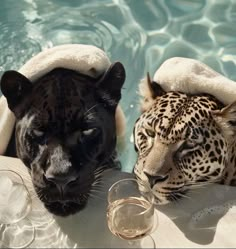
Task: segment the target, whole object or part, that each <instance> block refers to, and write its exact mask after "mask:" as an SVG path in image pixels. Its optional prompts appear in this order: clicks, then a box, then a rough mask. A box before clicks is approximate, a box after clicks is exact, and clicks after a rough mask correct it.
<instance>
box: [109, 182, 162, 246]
mask: <svg viewBox="0 0 236 249" xmlns="http://www.w3.org/2000/svg"><path fill="white" fill-rule="evenodd" d="M153 202H154V195H153V194H152V191H151V189H150V188H149V187H148V186H146V185H145V184H144V183H141V182H138V181H137V180H136V179H123V180H120V181H118V182H116V183H114V184H113V185H112V186H111V187H110V189H109V190H108V208H107V222H108V227H109V229H110V231H111V232H112V233H113V234H114V235H116V236H118V237H119V238H121V239H123V240H127V241H128V243H127V247H134V248H138V247H141V248H155V242H154V240H153V238H152V237H151V236H150V233H151V232H152V231H153V228H154V227H156V225H157V224H155V222H157V216H156V215H155V209H154V206H153Z"/></svg>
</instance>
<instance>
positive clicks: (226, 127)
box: [212, 101, 236, 140]
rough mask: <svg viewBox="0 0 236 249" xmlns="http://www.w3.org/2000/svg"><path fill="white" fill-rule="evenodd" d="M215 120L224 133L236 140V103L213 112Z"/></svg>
mask: <svg viewBox="0 0 236 249" xmlns="http://www.w3.org/2000/svg"><path fill="white" fill-rule="evenodd" d="M212 115H213V118H214V119H215V121H216V122H217V124H218V125H219V127H220V128H221V130H222V132H223V133H224V134H225V135H226V136H227V137H228V138H229V139H234V140H235V135H236V101H235V102H233V103H232V104H229V105H227V106H226V107H224V108H223V109H221V110H217V111H213V112H212Z"/></svg>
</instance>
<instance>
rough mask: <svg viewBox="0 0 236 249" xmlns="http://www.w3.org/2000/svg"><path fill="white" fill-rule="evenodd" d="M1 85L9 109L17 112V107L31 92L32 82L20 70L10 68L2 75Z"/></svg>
mask: <svg viewBox="0 0 236 249" xmlns="http://www.w3.org/2000/svg"><path fill="white" fill-rule="evenodd" d="M0 85H1V91H2V94H3V95H4V96H5V97H6V99H7V103H8V107H9V109H10V110H11V111H13V112H14V113H15V114H16V110H17V107H18V106H19V105H20V103H21V102H22V101H23V99H24V98H25V97H26V96H27V95H28V94H29V93H30V92H31V90H32V83H31V82H30V81H29V80H28V79H27V78H26V77H25V76H24V75H22V74H20V73H19V72H17V71H13V70H10V71H6V72H5V73H4V74H3V75H2V78H1V81H0Z"/></svg>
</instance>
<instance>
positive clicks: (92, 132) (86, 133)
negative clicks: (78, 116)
mask: <svg viewBox="0 0 236 249" xmlns="http://www.w3.org/2000/svg"><path fill="white" fill-rule="evenodd" d="M98 133H99V129H98V128H90V129H87V130H83V131H82V134H83V135H84V136H86V137H90V136H96V135H97V134H98Z"/></svg>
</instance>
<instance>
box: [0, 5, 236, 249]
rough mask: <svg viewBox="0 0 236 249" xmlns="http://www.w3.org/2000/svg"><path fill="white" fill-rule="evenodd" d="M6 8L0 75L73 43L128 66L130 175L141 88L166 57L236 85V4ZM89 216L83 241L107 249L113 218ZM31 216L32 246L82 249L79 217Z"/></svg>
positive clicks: (125, 155)
mask: <svg viewBox="0 0 236 249" xmlns="http://www.w3.org/2000/svg"><path fill="white" fill-rule="evenodd" d="M0 6H1V7H0V31H1V32H0V51H1V53H0V76H1V75H2V73H3V72H4V71H5V70H9V69H16V70H17V69H19V68H20V67H21V66H22V65H23V64H24V63H25V62H26V61H27V60H28V59H29V58H31V57H32V56H33V55H35V54H37V53H38V52H40V51H41V50H43V49H45V48H50V47H52V46H55V45H60V44H66V43H84V44H93V45H95V46H98V47H100V48H102V49H103V50H105V51H106V53H107V55H108V56H109V57H110V59H111V61H117V60H118V61H121V62H122V63H123V64H124V66H125V68H126V73H127V79H126V82H125V86H124V89H123V94H122V100H121V105H122V108H123V109H124V111H125V115H126V119H127V124H128V125H127V131H126V141H125V142H126V143H125V148H124V149H123V150H121V151H119V153H120V159H121V163H122V168H123V171H127V172H131V171H132V168H133V166H134V164H135V160H136V153H135V151H134V148H133V144H132V140H131V135H132V130H133V125H134V122H135V120H136V119H137V117H138V116H139V101H138V97H137V90H138V83H139V81H140V79H142V78H143V77H144V76H145V75H146V73H147V72H150V74H151V76H153V74H154V72H155V71H156V69H157V68H158V67H159V66H160V65H161V64H162V62H164V61H165V60H166V59H168V58H170V57H173V56H183V57H190V58H195V59H198V60H201V61H203V62H205V63H206V64H208V65H209V66H211V67H212V68H214V69H215V70H216V71H218V72H220V73H222V74H223V75H225V76H227V77H229V78H230V79H232V80H236V70H235V68H236V26H235V25H234V23H235V22H236V0H224V1H222V0H197V1H196V0H113V1H111V0H89V1H88V0H51V1H47V0H18V1H16V0H1V5H0ZM217 193H218V192H217ZM222 196H223V197H222V198H225V196H224V195H222ZM200 202H201V201H199V203H200ZM103 204H104V206H105V202H104V203H103ZM97 206H98V208H99V205H97V203H95V204H94V207H95V208H97ZM100 209H101V207H100ZM104 210H105V207H104ZM87 214H88V216H91V217H92V218H91V219H95V220H94V221H93V222H92V224H93V223H94V224H95V223H96V225H97V226H95V225H94V227H93V226H90V227H87V228H84V227H82V228H80V229H81V230H83V231H81V234H82V235H81V236H80V237H79V238H78V240H83V239H84V240H85V241H89V240H90V239H91V238H90V233H92V234H97V237H100V243H101V244H97V245H104V243H103V242H104V241H103V237H102V236H104V233H103V231H102V226H101V223H102V222H104V221H105V218H104V217H105V216H104V217H97V216H96V214H95V211H94V208H93V207H91V206H90V208H89V209H88V210H87ZM31 216H32V217H31V219H32V218H34V219H33V222H34V224H36V225H37V239H36V241H35V244H32V245H31V246H32V248H34V247H36V246H38V245H39V246H41V247H49V246H50V247H58V246H59V245H60V246H61V247H64V248H66V247H76V244H75V243H74V238H75V239H76V238H77V236H78V234H77V233H74V237H73V236H72V239H73V240H72V242H70V240H69V239H68V237H67V234H69V232H71V231H72V230H73V232H74V231H77V229H78V224H79V222H80V224H81V223H82V224H85V225H86V224H87V220H86V217H85V216H83V217H81V216H80V214H79V216H78V217H77V218H76V219H75V218H74V217H71V218H69V219H71V224H72V226H67V227H66V225H63V224H64V223H65V220H63V219H62V220H59V221H57V222H55V221H54V220H53V219H52V216H51V215H50V214H46V213H45V212H43V211H41V210H40V208H39V207H38V206H34V207H33V214H32V215H31ZM57 223H58V224H59V225H60V226H58V225H57ZM90 224H91V223H90ZM226 225H227V226H225V227H227V228H228V230H230V228H232V227H228V223H227V224H226ZM232 225H233V224H232ZM61 227H62V228H64V229H65V233H64V231H63V229H62V228H61ZM73 227H74V228H73ZM98 227H99V228H98ZM100 227H101V228H100ZM187 228H188V227H187ZM223 228H224V227H223ZM86 229H87V230H86ZM96 229H97V230H96ZM98 230H99V231H98ZM100 230H101V231H100ZM178 230H179V229H178ZM206 230H207V229H205V230H203V232H204V233H205V231H206ZM222 230H223V229H222ZM228 230H226V231H228ZM66 232H68V233H66ZM99 232H101V233H99ZM83 236H84V237H83ZM203 237H204V236H203ZM10 239H11V238H10ZM158 239H159V237H158ZM220 239H221V237H220ZM82 242H83V241H82ZM91 243H92V242H91ZM96 243H99V242H98V241H96ZM102 243H103V244H102Z"/></svg>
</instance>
